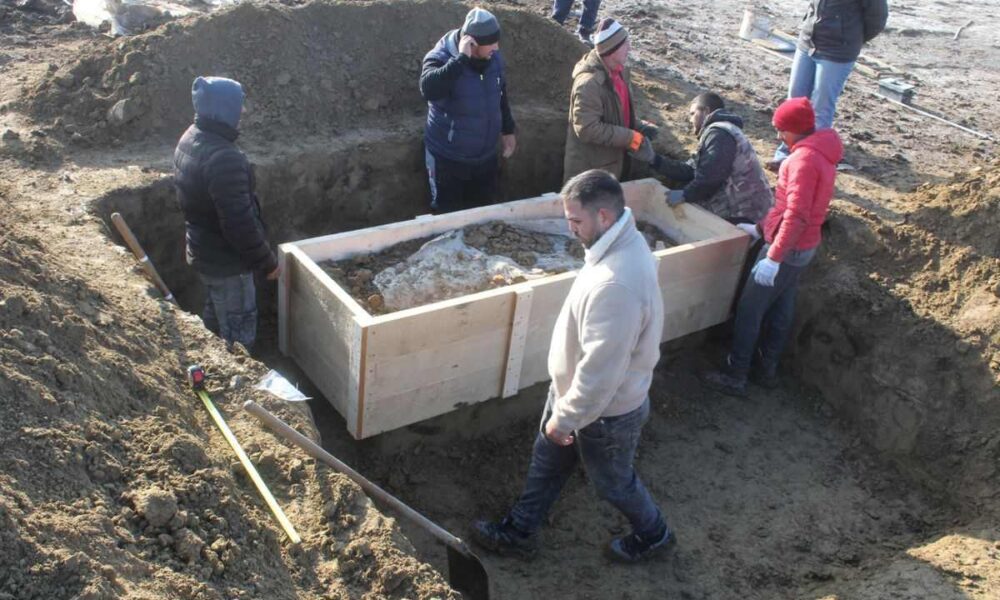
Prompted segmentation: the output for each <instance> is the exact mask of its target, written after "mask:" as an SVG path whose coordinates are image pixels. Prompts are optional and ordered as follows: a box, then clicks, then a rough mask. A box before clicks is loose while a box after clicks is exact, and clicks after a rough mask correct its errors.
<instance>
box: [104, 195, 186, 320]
mask: <svg viewBox="0 0 1000 600" xmlns="http://www.w3.org/2000/svg"><path fill="white" fill-rule="evenodd" d="M111 222H112V223H114V225H115V229H117V230H118V233H120V234H121V236H122V239H123V240H125V245H126V246H128V247H129V250H131V251H132V254H133V255H135V258H136V260H138V261H139V264H141V265H142V269H143V270H144V271H145V272H146V275H147V276H148V277H149V278H150V279H151V280H152V281H153V284H154V285H155V286H156V287H157V288H158V289H159V290H160V292H161V293H162V294H163V297H164V298H165V299H166V300H168V301H170V302H173V303H174V304H177V300H176V299H175V298H174V295H173V294H172V293H170V288H168V287H167V284H166V283H165V282H164V281H163V279H161V278H160V274H159V273H157V272H156V267H154V266H153V261H151V260H149V257H148V256H146V251H145V250H143V249H142V246H141V245H139V240H137V239H136V237H135V234H133V233H132V230H131V229H130V228H129V226H128V223H126V222H125V219H123V218H122V216H121V214H120V213H111Z"/></svg>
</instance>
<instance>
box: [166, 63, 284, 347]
mask: <svg viewBox="0 0 1000 600" xmlns="http://www.w3.org/2000/svg"><path fill="white" fill-rule="evenodd" d="M191 97H192V100H193V102H194V113H195V117H194V124H193V125H191V126H190V127H188V129H187V131H185V132H184V135H183V136H181V139H180V141H179V142H178V143H177V149H176V150H175V151H174V187H175V188H176V189H177V201H178V203H179V204H180V207H181V210H183V211H184V221H185V228H186V230H187V231H186V247H187V261H188V264H190V265H191V266H192V267H194V270H195V271H197V273H198V277H199V278H200V279H201V283H202V285H203V286H204V288H205V308H204V311H203V312H202V319H203V320H204V322H205V326H206V327H208V329H209V330H211V331H212V332H213V333H215V334H217V335H219V336H221V337H222V338H223V339H225V340H226V344H227V345H230V346H231V345H232V344H233V343H234V342H239V343H240V344H242V345H243V346H244V347H246V348H247V349H250V348H251V347H253V344H254V341H255V339H256V337H257V296H256V289H255V287H254V272H257V273H261V274H264V275H266V276H267V278H268V279H272V280H273V279H277V277H278V259H277V257H276V256H275V255H274V252H273V251H272V250H271V247H270V246H269V245H268V243H267V236H266V235H265V231H264V223H263V221H262V220H261V217H260V203H258V202H257V195H256V194H255V193H254V178H253V173H252V171H251V170H250V163H249V161H247V157H246V156H245V155H244V154H243V153H242V152H240V149H239V148H237V147H236V143H235V142H236V137H237V136H238V135H239V131H238V130H237V128H238V127H239V124H240V115H241V113H242V112H243V87H242V86H241V85H240V84H239V82H236V81H233V80H232V79H226V78H224V77H198V78H196V79H195V80H194V85H193V86H192V88H191Z"/></svg>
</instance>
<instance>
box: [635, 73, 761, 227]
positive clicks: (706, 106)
mask: <svg viewBox="0 0 1000 600" xmlns="http://www.w3.org/2000/svg"><path fill="white" fill-rule="evenodd" d="M688 114H689V116H690V121H691V130H692V132H693V133H694V134H695V135H696V136H698V150H697V152H696V153H695V155H694V156H693V157H692V158H691V159H690V160H688V161H679V160H672V159H669V158H666V157H663V156H661V155H659V154H655V155H654V158H653V161H652V162H651V163H650V166H652V167H653V169H654V170H656V171H657V172H658V173H660V174H661V175H663V176H665V177H666V178H667V179H669V180H671V181H672V182H674V183H676V184H680V186H681V187H680V188H679V189H672V190H670V191H669V192H668V194H667V203H668V204H670V205H671V206H675V205H677V204H680V203H681V202H691V203H694V204H697V205H699V206H701V207H702V208H705V209H707V210H709V211H710V212H712V213H714V214H716V215H718V216H720V217H722V218H723V219H726V220H727V221H729V222H731V223H734V224H737V223H756V222H758V221H760V220H761V219H762V218H763V217H764V215H765V214H767V211H768V210H769V209H770V208H771V205H772V204H773V203H774V197H773V196H772V195H771V186H770V184H769V183H768V181H767V177H766V176H765V175H764V171H763V169H762V168H761V166H760V160H758V158H757V153H756V152H755V151H754V149H753V146H751V145H750V140H748V139H747V137H746V135H744V133H743V119H741V118H740V117H738V116H737V115H734V114H732V113H730V112H727V111H726V106H725V102H724V101H723V99H722V97H721V96H719V95H718V94H715V93H712V92H705V93H703V94H699V95H698V96H697V97H695V99H694V100H693V101H692V102H691V106H690V108H689V109H688Z"/></svg>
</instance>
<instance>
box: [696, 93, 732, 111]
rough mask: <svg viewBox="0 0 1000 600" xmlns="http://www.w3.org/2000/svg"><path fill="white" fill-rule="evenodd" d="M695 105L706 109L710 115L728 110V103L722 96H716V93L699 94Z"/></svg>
mask: <svg viewBox="0 0 1000 600" xmlns="http://www.w3.org/2000/svg"><path fill="white" fill-rule="evenodd" d="M694 105H695V106H700V107H702V108H706V109H708V112H710V113H713V112H715V111H717V110H719V109H722V108H726V103H725V102H724V101H723V100H722V96H720V95H718V94H716V93H715V92H704V93H702V94H698V95H697V96H695V99H694Z"/></svg>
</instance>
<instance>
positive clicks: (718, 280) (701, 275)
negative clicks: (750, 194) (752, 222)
mask: <svg viewBox="0 0 1000 600" xmlns="http://www.w3.org/2000/svg"><path fill="white" fill-rule="evenodd" d="M748 240H749V237H748V236H740V237H734V238H729V239H723V240H718V241H708V242H701V243H698V244H692V245H690V246H686V247H684V248H673V249H671V250H673V252H672V251H671V250H668V251H667V253H665V254H664V255H662V256H660V258H659V264H658V265H657V274H658V278H659V283H660V289H661V290H662V292H663V309H664V319H663V341H667V340H672V339H674V338H678V337H680V336H683V335H687V334H689V333H692V332H694V331H698V330H701V329H705V328H706V327H711V326H712V325H716V324H718V323H721V322H723V321H725V320H726V319H727V318H728V317H729V309H730V307H731V306H732V302H733V296H734V294H735V292H736V284H737V282H738V280H739V275H740V270H741V268H742V266H743V260H744V258H745V256H746V250H747V242H748Z"/></svg>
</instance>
